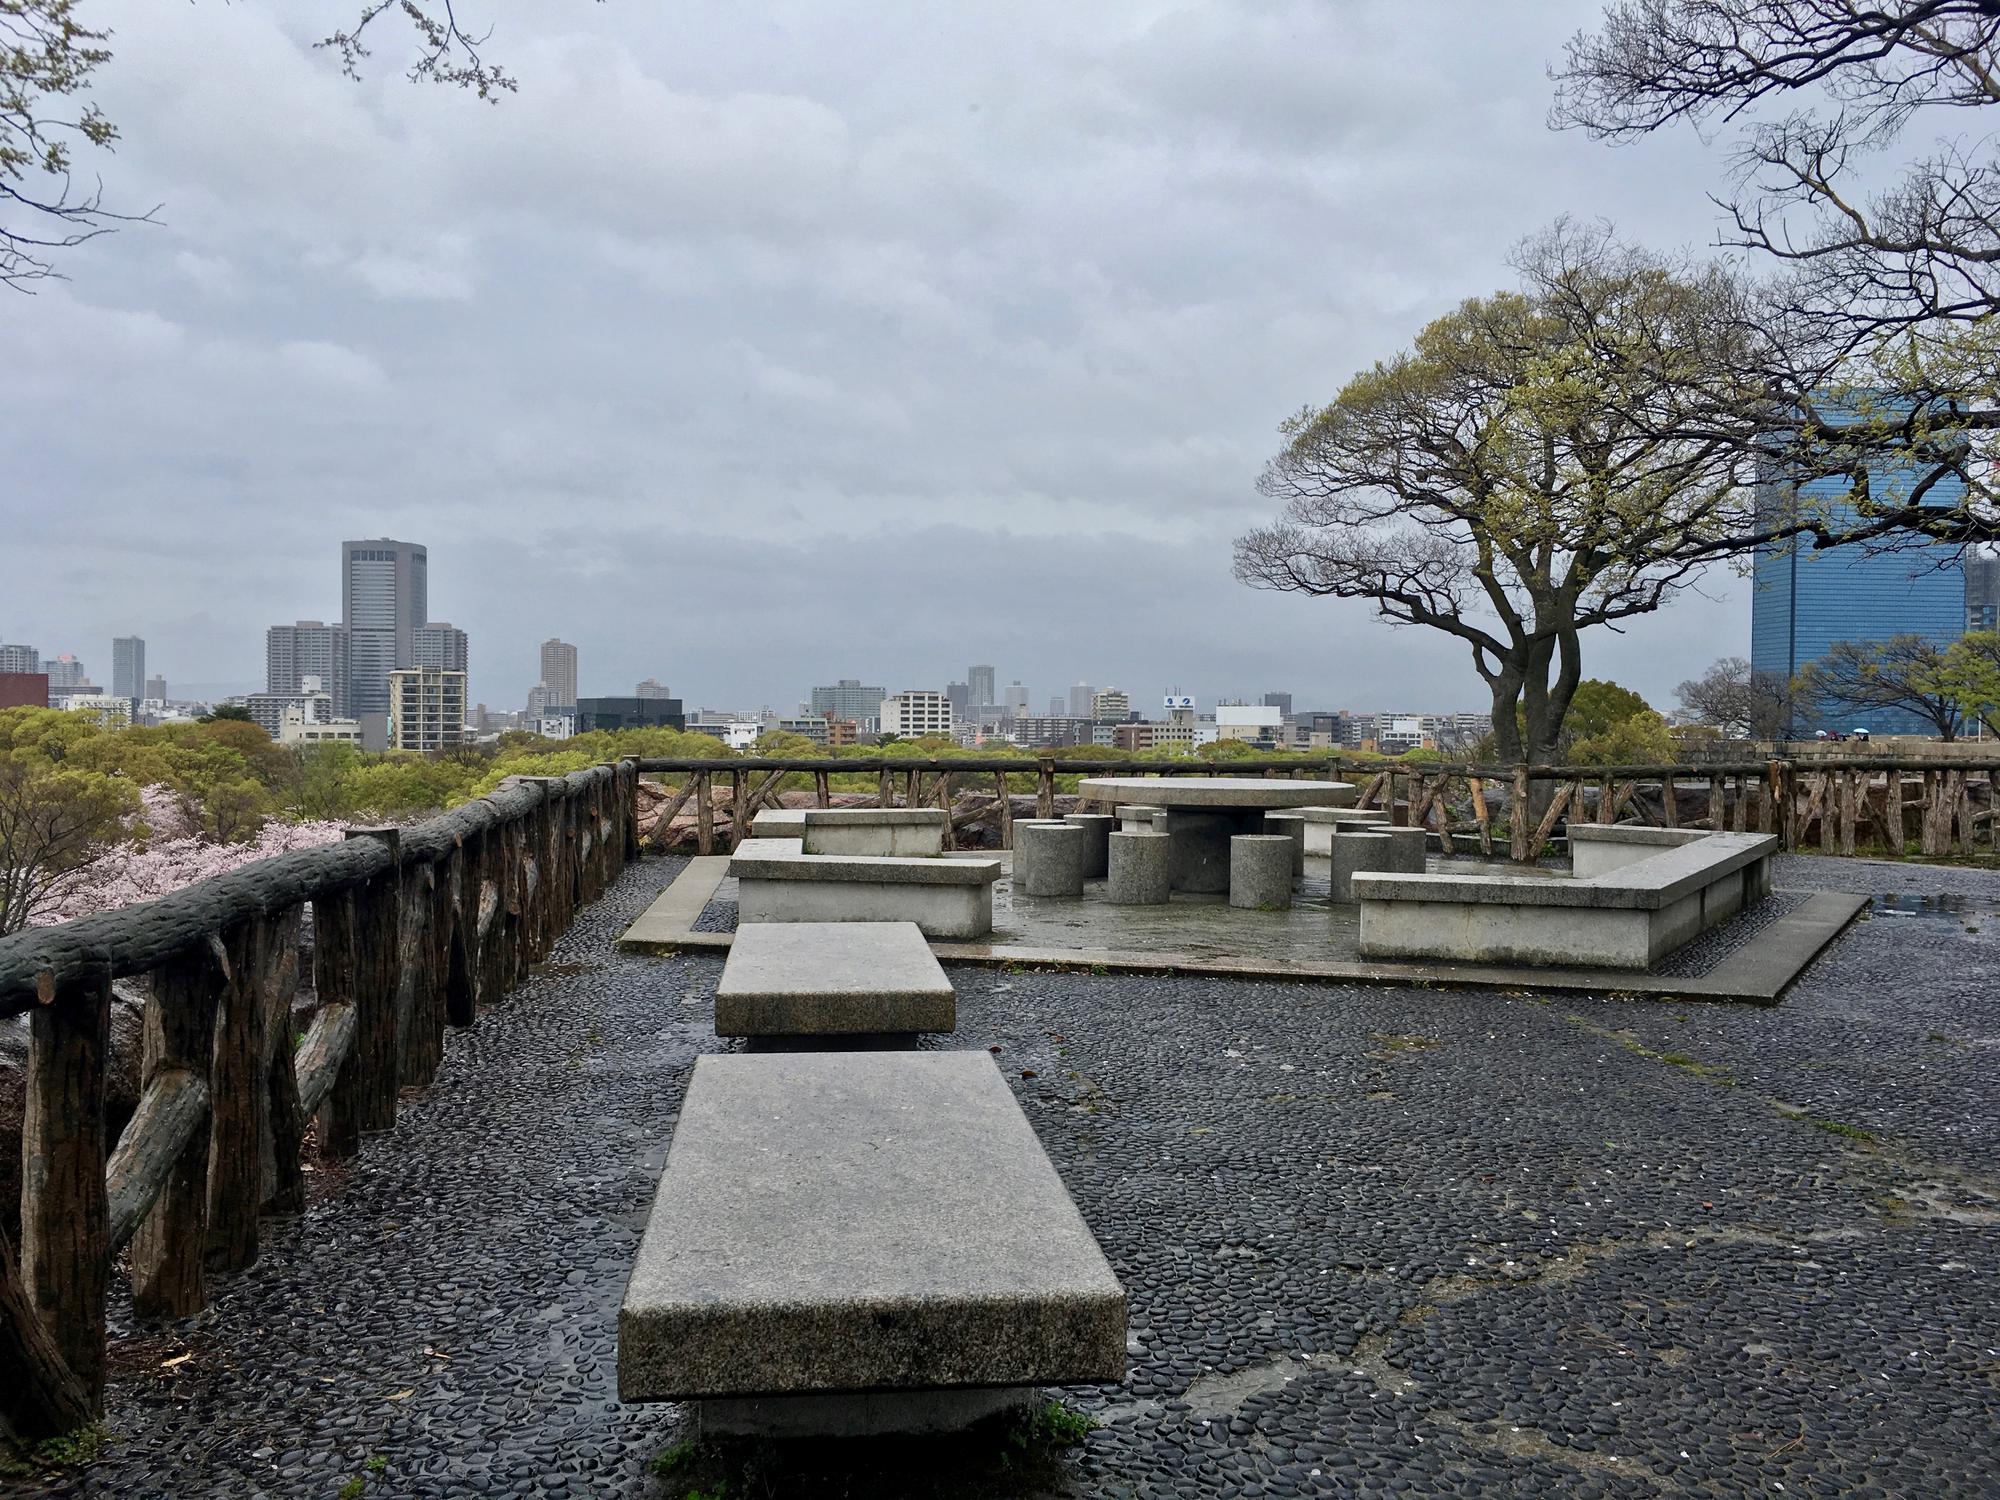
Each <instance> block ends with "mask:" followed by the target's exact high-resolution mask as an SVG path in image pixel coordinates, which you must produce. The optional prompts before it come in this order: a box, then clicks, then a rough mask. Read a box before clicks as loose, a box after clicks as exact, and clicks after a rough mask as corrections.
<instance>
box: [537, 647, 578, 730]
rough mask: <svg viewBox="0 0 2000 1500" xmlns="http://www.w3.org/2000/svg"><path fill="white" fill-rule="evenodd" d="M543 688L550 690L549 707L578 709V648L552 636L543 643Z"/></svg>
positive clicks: (568, 709) (560, 709) (558, 709)
mask: <svg viewBox="0 0 2000 1500" xmlns="http://www.w3.org/2000/svg"><path fill="white" fill-rule="evenodd" d="M542 686H543V687H545V688H547V689H548V690H549V694H548V707H549V708H551V709H554V710H557V711H559V712H560V711H564V710H567V711H570V712H574V711H575V709H576V647H574V646H572V645H571V644H570V643H569V642H568V641H564V640H557V639H556V638H555V637H553V636H551V637H550V638H549V639H548V640H546V641H543V642H542Z"/></svg>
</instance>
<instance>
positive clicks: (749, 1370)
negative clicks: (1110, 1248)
mask: <svg viewBox="0 0 2000 1500" xmlns="http://www.w3.org/2000/svg"><path fill="white" fill-rule="evenodd" d="M1125 1339H1126V1301H1125V1291H1124V1288H1123V1287H1122V1286H1120V1285H1119V1282H1118V1278H1117V1276H1116V1275H1115V1274H1114V1273H1113V1272H1112V1269H1111V1267H1110V1265H1109V1264H1108V1263H1107V1262H1106V1260H1105V1258H1104V1253H1103V1251H1102V1250H1100V1249H1099V1248H1098V1245H1097V1241H1096V1239H1095V1238H1094V1237H1093V1236H1092V1235H1091V1232H1090V1229H1089V1227H1088V1226H1087V1225H1086V1224H1085V1223H1084V1222H1083V1217H1082V1215H1081V1214H1079V1213H1078V1212H1077V1210H1076V1206H1075V1204H1074V1203H1072V1202H1071V1201H1070V1197H1069V1194H1068V1193H1067V1192H1066V1191H1065V1190H1064V1188H1063V1184H1062V1179H1061V1178H1060V1177H1058V1176H1057V1175H1056V1171H1055V1168H1054V1167H1053V1166H1052V1165H1051V1164H1050V1162H1049V1159H1048V1156H1047V1154H1046V1153H1045V1152H1044V1151H1043V1149H1042V1146H1041V1143H1040V1142H1039V1141H1038V1140H1036V1138H1035V1133H1034V1131H1033V1129H1032V1128H1030V1126H1029V1124H1028V1121H1027V1118H1026V1116H1024V1115H1023V1114H1022V1113H1021V1108H1020V1106H1019V1105H1018V1104H1017V1103H1016V1102H1015V1100H1014V1095H1013V1093H1012V1092H1011V1091H1010V1090H1009V1089H1008V1087H1007V1084H1006V1081H1005V1080H1004V1079H1003V1078H1002V1077H1001V1076H1000V1071H999V1069H998V1067H997V1066H996V1065H995V1064H994V1062H993V1059H992V1058H991V1057H989V1056H987V1055H986V1054H985V1053H984V1052H862V1053H794V1054H763V1055H741V1056H708V1057H699V1058H696V1059H695V1064H694V1072H693V1076H692V1077H691V1078H690V1080H689V1082H688V1088H687V1095H686V1098H685V1100H684V1101H683V1102H682V1105H681V1111H680V1118H679V1121H678V1123H677V1124H676V1125H675V1127H674V1137H673V1143H672V1146H671V1147H670V1149H669V1150H668V1153H667V1163H666V1169H665V1170H664V1172H662V1174H661V1176H660V1185H659V1191H658V1193H657V1194H656V1195H655V1197H654V1200H653V1209H652V1214H651V1217H650V1218H649V1219H648V1220H647V1224H646V1231H645V1234H644V1237H643V1238H642V1239H641V1241H640V1244H639V1253H638V1258H637V1261H636V1263H635V1264H634V1266H633V1268H632V1276H631V1280H630V1282H629V1283H628V1285H627V1286H626V1289H625V1301H624V1305H623V1307H622V1308H621V1309H620V1311H619V1315H618V1395H619V1398H620V1399H621V1400H624V1401H695V1402H699V1403H700V1406H699V1419H700V1423H701V1426H702V1427H703V1429H704V1430H706V1431H710V1432H718V1431H719V1432H725V1433H726V1432H752V1433H757V1434H760V1435H764V1436H788V1435H808V1434H813V1435H841V1434H856V1433H861V1432H869V1431H876V1432H880V1431H924V1430H933V1429H936V1428H940V1427H950V1426H960V1425H964V1424H965V1423H967V1422H968V1421H970V1420H973V1419H976V1418H977V1417H979V1416H983V1415H986V1414H989V1413H991V1412H993V1411H996V1410H1004V1409H1005V1408H1006V1407H1008V1406H1010V1405H1015V1404H1018V1403H1021V1402H1023V1401H1025V1400H1027V1399H1030V1398H1031V1397H1032V1395H1033V1392H1034V1388H1035V1387H1037V1386H1042V1385H1071V1384H1079V1383H1085V1382H1090V1383H1115V1382H1117V1381H1120V1380H1122V1379H1123V1378H1124V1374H1125Z"/></svg>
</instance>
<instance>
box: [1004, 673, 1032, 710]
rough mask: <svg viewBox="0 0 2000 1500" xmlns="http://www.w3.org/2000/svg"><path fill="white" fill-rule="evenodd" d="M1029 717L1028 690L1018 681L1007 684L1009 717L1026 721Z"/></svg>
mask: <svg viewBox="0 0 2000 1500" xmlns="http://www.w3.org/2000/svg"><path fill="white" fill-rule="evenodd" d="M1027 716H1028V690H1027V689H1026V688H1024V687H1023V686H1021V684H1020V681H1019V680H1018V679H1017V680H1015V681H1013V682H1010V683H1008V684H1007V717H1008V718H1010V719H1025V718H1026V717H1027Z"/></svg>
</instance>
